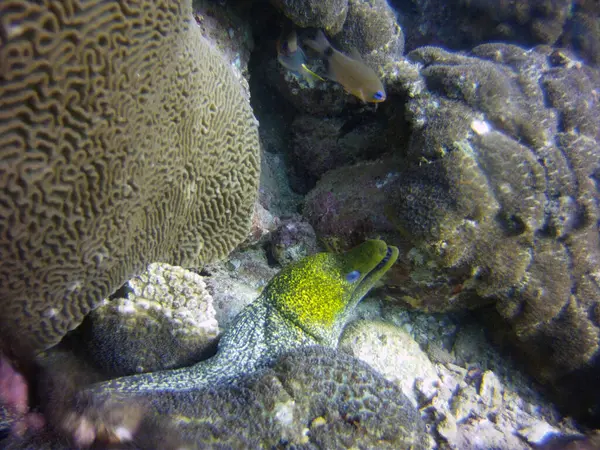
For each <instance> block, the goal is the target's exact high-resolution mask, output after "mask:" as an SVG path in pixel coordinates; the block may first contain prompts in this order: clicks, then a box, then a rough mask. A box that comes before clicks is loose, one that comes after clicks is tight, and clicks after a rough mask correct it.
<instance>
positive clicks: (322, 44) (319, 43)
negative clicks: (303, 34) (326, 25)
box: [304, 30, 331, 55]
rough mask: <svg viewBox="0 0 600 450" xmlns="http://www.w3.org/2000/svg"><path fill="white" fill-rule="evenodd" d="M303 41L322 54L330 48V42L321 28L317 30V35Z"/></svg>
mask: <svg viewBox="0 0 600 450" xmlns="http://www.w3.org/2000/svg"><path fill="white" fill-rule="evenodd" d="M304 43H305V44H306V45H308V46H309V47H310V48H312V49H313V50H314V51H316V52H319V53H321V54H322V55H326V54H327V53H328V52H329V51H330V49H331V44H330V43H329V41H328V40H327V38H326V37H325V33H323V31H322V30H319V31H317V35H316V36H315V38H314V39H307V40H306V41H304Z"/></svg>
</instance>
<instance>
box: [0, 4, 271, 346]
mask: <svg viewBox="0 0 600 450" xmlns="http://www.w3.org/2000/svg"><path fill="white" fill-rule="evenodd" d="M191 13H192V10H191V2H189V1H186V0H181V1H156V2H155V1H141V2H112V1H101V0H88V1H64V2H34V1H3V2H1V3H0V161H1V169H0V187H1V192H2V193H1V194H0V255H1V262H0V286H1V287H0V305H1V307H2V311H3V314H2V317H1V318H0V327H1V329H2V336H1V338H2V339H3V340H4V343H5V344H6V343H7V342H10V345H12V346H13V347H14V346H16V345H17V343H18V348H17V349H13V350H20V351H23V350H33V351H35V350H40V349H44V348H47V347H49V346H51V345H53V344H55V343H56V342H57V341H58V340H59V339H60V338H61V337H62V336H63V335H64V334H65V332H66V331H68V330H69V329H72V328H73V327H75V326H76V325H77V324H78V323H80V321H81V320H82V318H83V317H84V316H85V315H86V314H87V313H88V312H89V311H90V310H91V309H93V308H94V307H95V306H97V305H98V304H99V303H100V302H101V301H102V299H103V298H105V297H106V296H107V295H109V294H111V293H112V292H113V291H114V290H115V289H116V288H117V287H118V286H120V285H121V284H122V283H123V282H124V281H125V280H127V279H128V278H130V276H131V275H132V274H133V273H135V272H137V271H139V270H141V269H143V268H144V266H145V264H146V263H147V262H151V261H168V262H170V263H174V264H178V265H194V264H199V263H201V262H206V261H211V260H214V259H217V258H219V257H223V256H224V255H226V254H227V253H228V252H229V251H230V250H231V249H232V248H233V247H234V246H235V245H236V244H237V243H238V242H239V241H241V240H242V239H243V238H244V237H245V235H246V232H247V229H248V226H249V219H250V216H251V213H252V207H253V204H254V200H255V196H256V193H257V185H258V175H259V144H258V132H257V125H256V121H255V119H254V116H253V114H252V110H251V108H250V106H249V103H248V101H247V98H245V96H244V95H243V93H242V90H241V88H240V85H239V83H238V81H237V80H236V78H235V77H234V75H233V73H232V72H231V70H230V68H229V67H228V65H227V64H226V63H225V62H223V60H222V58H221V56H220V55H219V54H218V53H217V52H216V50H214V49H213V48H212V47H211V46H210V44H209V43H208V42H207V41H206V40H205V39H204V38H203V37H202V36H201V35H200V31H199V29H198V28H197V26H196V25H195V23H194V21H193V20H192V15H191Z"/></svg>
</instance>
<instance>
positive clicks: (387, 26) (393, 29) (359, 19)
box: [339, 0, 404, 67]
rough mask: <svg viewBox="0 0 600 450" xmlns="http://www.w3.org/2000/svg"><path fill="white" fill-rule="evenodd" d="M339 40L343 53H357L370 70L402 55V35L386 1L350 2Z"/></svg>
mask: <svg viewBox="0 0 600 450" xmlns="http://www.w3.org/2000/svg"><path fill="white" fill-rule="evenodd" d="M339 40H340V43H341V45H342V46H343V47H344V49H345V50H347V51H352V50H358V52H359V53H360V55H361V57H362V58H363V59H364V60H365V61H366V62H367V63H368V64H369V65H371V66H373V67H376V66H379V65H383V64H385V63H386V62H390V61H393V60H395V59H397V58H398V57H400V55H402V53H403V52H404V35H403V34H402V30H401V29H400V26H399V25H398V23H397V21H396V15H395V14H394V11H393V10H392V8H391V7H390V6H389V5H388V3H387V1H386V0H376V1H365V0H350V1H349V2H348V16H347V18H346V22H345V23H344V28H343V30H342V32H341V33H340V34H339Z"/></svg>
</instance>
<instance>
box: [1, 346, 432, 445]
mask: <svg viewBox="0 0 600 450" xmlns="http://www.w3.org/2000/svg"><path fill="white" fill-rule="evenodd" d="M79 407H84V408H86V407H87V408H90V409H91V408H94V405H93V404H87V405H84V404H79ZM151 409H152V411H151V412H150V413H149V414H147V415H146V416H145V417H144V418H143V419H142V421H141V423H139V424H138V426H137V430H136V431H137V432H136V434H135V448H140V449H155V448H164V449H176V448H189V449H206V448H235V449H237V448H240V449H241V448H297V449H307V450H308V449H334V448H378V449H398V448H413V449H415V450H419V449H424V448H426V447H425V444H424V443H425V442H426V434H425V429H424V424H423V421H422V419H421V417H420V414H419V412H418V411H417V410H416V409H415V408H414V407H413V406H412V405H411V404H410V401H409V400H408V399H407V398H406V397H405V396H404V395H403V393H402V391H401V390H400V389H399V388H398V387H396V386H395V385H394V384H393V383H391V382H389V381H387V380H385V379H384V378H383V377H382V376H381V375H380V374H379V373H377V372H376V371H374V370H373V369H371V368H370V367H369V366H368V365H367V364H365V363H363V362H361V361H358V360H356V359H354V358H352V357H351V356H348V355H345V354H344V353H342V352H336V351H334V350H332V349H329V348H325V347H317V346H315V347H308V348H302V349H297V350H295V351H293V352H290V353H287V354H285V355H282V356H280V357H279V358H278V360H277V361H274V362H273V363H272V364H271V365H270V367H269V368H266V369H263V370H261V371H259V372H257V373H256V374H255V375H253V376H251V377H248V378H247V379H245V380H243V381H242V382H241V383H239V384H238V385H236V386H217V387H214V386H213V387H210V388H208V389H205V390H202V391H195V390H192V391H187V392H186V391H182V392H174V393H165V395H163V396H161V397H160V398H159V399H156V401H155V402H153V404H152V407H151ZM5 445H6V446H5V447H4V448H9V449H13V450H14V449H26V448H37V449H55V450H57V449H67V448H73V445H72V444H70V443H69V442H68V441H65V440H64V439H61V438H58V437H57V436H39V435H37V436H33V437H31V438H28V439H26V440H24V441H17V440H12V441H9V442H6V443H5Z"/></svg>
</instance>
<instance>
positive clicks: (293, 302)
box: [87, 240, 398, 397]
mask: <svg viewBox="0 0 600 450" xmlns="http://www.w3.org/2000/svg"><path fill="white" fill-rule="evenodd" d="M397 258H398V249H397V248H396V247H390V246H388V245H387V244H386V243H385V242H383V241H381V240H369V241H366V242H364V243H363V244H361V245H359V246H358V247H355V248H353V249H352V250H349V251H347V252H345V253H340V254H334V253H317V254H314V255H311V256H308V257H306V258H304V259H302V260H300V261H298V262H296V263H292V264H290V265H288V266H286V267H285V268H283V269H282V270H281V272H279V274H278V275H276V276H275V277H274V278H273V279H272V280H271V281H270V282H269V284H268V285H267V286H266V287H265V289H264V290H263V292H262V293H261V295H260V296H259V297H258V298H257V299H256V300H255V301H253V302H252V303H251V304H250V305H248V306H247V307H245V308H244V309H243V310H242V311H241V312H240V313H239V314H238V316H237V317H236V318H235V319H234V321H233V323H232V325H231V327H230V328H229V329H228V330H227V331H226V332H225V333H223V335H222V337H221V340H220V341H219V345H218V350H217V353H216V354H215V356H213V357H212V358H209V359H207V360H204V361H201V362H199V363H197V364H194V365H192V366H189V367H184V368H181V369H175V370H164V371H159V372H153V373H145V374H140V375H133V376H127V377H122V378H117V379H114V380H111V381H107V382H103V383H99V384H95V385H92V386H90V388H88V390H87V391H88V393H91V394H95V395H98V394H100V395H101V394H134V395H142V396H150V397H152V396H153V394H155V393H157V392H161V391H168V392H170V393H173V392H185V391H191V390H197V389H200V388H203V387H206V386H215V385H217V384H221V383H234V382H235V381H236V380H239V379H240V378H242V377H245V376H247V375H249V374H251V373H252V372H255V371H256V370H257V369H260V368H261V367H264V366H266V365H268V364H269V363H271V362H273V361H274V360H275V359H276V358H277V357H278V356H279V355H281V354H282V353H284V352H287V351H290V350H293V349H296V348H298V347H301V346H307V345H322V346H326V347H332V348H335V347H337V344H338V339H339V337H340V335H341V332H342V330H343V328H344V325H345V324H346V322H347V320H348V318H349V315H350V313H351V312H352V310H353V309H354V307H355V306H356V305H357V303H358V302H359V301H360V300H361V299H362V298H363V297H364V296H365V294H366V293H367V292H368V291H369V289H371V288H372V287H373V285H374V284H375V283H376V282H377V281H378V280H379V279H380V278H381V276H382V275H383V274H384V273H385V272H386V271H387V270H388V269H389V268H390V267H391V266H392V265H393V264H394V262H395V261H396V259H397Z"/></svg>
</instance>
